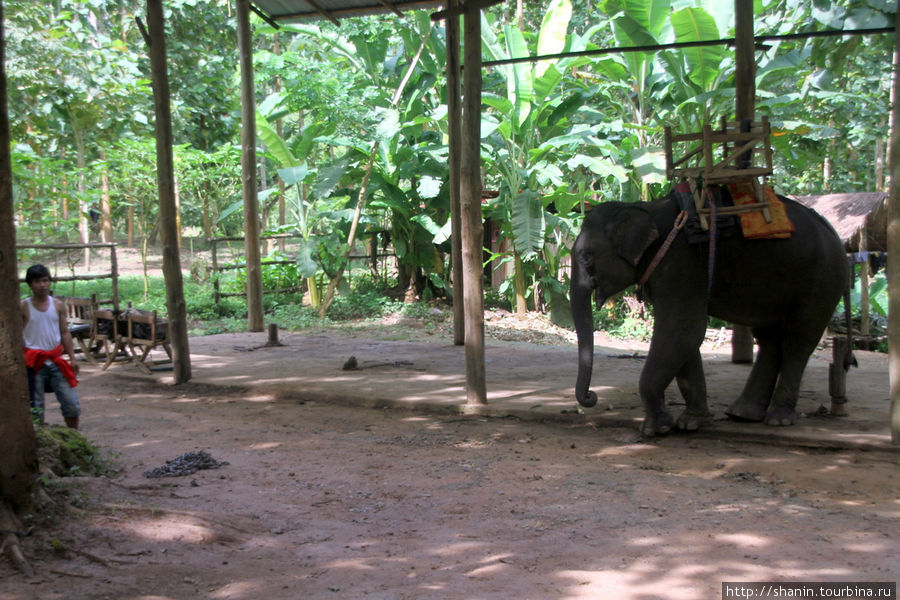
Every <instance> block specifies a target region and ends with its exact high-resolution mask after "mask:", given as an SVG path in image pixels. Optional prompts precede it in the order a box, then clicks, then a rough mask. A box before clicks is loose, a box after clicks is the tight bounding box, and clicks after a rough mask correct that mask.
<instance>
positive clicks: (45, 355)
mask: <svg viewBox="0 0 900 600" xmlns="http://www.w3.org/2000/svg"><path fill="white" fill-rule="evenodd" d="M62 354H63V347H62V344H60V345H59V346H57V347H56V348H54V349H53V350H37V349H35V348H25V366H26V367H28V368H29V369H31V370H32V371H34V372H35V373H37V372H38V371H40V370H41V367H43V366H44V363H45V362H47V361H48V360H52V361H53V362H54V363H56V366H57V367H59V372H60V373H62V374H63V377H65V378H66V381H68V382H69V385H70V386H72V387H78V379H76V378H75V370H74V369H73V368H72V365H71V364H69V361H67V360H66V359H64V358H63V355H62Z"/></svg>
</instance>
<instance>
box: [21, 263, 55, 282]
mask: <svg viewBox="0 0 900 600" xmlns="http://www.w3.org/2000/svg"><path fill="white" fill-rule="evenodd" d="M41 277H46V278H47V279H49V280H51V281H52V280H53V278H52V277H51V276H50V269H48V268H47V267H45V266H44V265H31V266H30V267H28V270H27V271H25V283H27V284H28V285H31V282H32V281H34V280H35V279H40V278H41Z"/></svg>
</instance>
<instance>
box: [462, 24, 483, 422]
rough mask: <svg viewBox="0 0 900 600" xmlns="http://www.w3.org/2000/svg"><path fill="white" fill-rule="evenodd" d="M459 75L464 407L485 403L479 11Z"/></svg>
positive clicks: (467, 36) (467, 34)
mask: <svg viewBox="0 0 900 600" xmlns="http://www.w3.org/2000/svg"><path fill="white" fill-rule="evenodd" d="M464 23H465V31H464V34H463V35H464V41H463V43H464V47H465V69H464V71H463V89H464V91H465V96H464V97H463V103H464V104H463V121H462V157H461V164H460V184H461V188H460V205H461V213H462V223H461V225H462V262H463V303H464V305H465V321H466V340H465V347H466V404H467V406H470V407H472V406H479V405H484V404H487V388H486V385H485V366H484V282H483V279H482V278H483V270H482V265H481V261H482V258H481V257H482V250H481V248H482V245H483V244H482V239H483V237H484V225H483V223H482V218H481V196H482V193H481V192H482V190H481V10H480V9H478V8H470V9H468V10H467V11H466V13H465V20H464Z"/></svg>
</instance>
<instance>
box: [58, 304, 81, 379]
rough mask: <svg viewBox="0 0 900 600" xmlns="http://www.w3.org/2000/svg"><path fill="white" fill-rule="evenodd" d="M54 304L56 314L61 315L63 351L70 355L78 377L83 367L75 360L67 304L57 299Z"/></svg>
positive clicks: (60, 325)
mask: <svg viewBox="0 0 900 600" xmlns="http://www.w3.org/2000/svg"><path fill="white" fill-rule="evenodd" d="M53 304H54V306H55V307H56V312H57V313H59V337H60V339H61V340H62V345H63V350H64V351H65V353H66V354H68V355H69V362H70V363H72V370H74V371H75V374H76V375H78V371H79V370H80V368H81V367H80V366H79V365H78V362H77V361H76V360H75V343H74V342H73V341H72V333H71V332H70V331H69V317H68V315H67V314H66V304H65V302H63V301H62V300H57V299H56V298H53Z"/></svg>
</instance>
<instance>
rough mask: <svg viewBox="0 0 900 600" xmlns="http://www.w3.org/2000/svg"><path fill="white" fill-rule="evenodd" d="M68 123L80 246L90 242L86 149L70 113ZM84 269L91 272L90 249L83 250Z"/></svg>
mask: <svg viewBox="0 0 900 600" xmlns="http://www.w3.org/2000/svg"><path fill="white" fill-rule="evenodd" d="M69 121H70V124H71V126H72V133H73V135H74V136H75V164H77V165H78V183H77V188H78V237H79V238H80V239H81V243H82V244H87V243H88V242H89V241H90V228H89V227H88V217H87V215H88V209H89V207H88V205H87V201H86V200H85V197H86V195H87V185H86V184H85V182H84V169H85V167H86V166H87V159H86V158H85V155H86V154H87V148H86V146H85V143H84V132H82V130H81V127H80V126H79V124H78V120H77V119H76V118H75V116H74V115H72V114H71V113H70V115H69ZM84 268H85V269H87V270H88V271H90V270H91V249H90V248H85V249H84Z"/></svg>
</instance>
